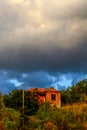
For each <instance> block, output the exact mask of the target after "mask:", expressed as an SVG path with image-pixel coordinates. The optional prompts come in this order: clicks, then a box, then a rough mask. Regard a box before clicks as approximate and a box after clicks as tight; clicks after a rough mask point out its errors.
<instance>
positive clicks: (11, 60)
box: [0, 39, 87, 72]
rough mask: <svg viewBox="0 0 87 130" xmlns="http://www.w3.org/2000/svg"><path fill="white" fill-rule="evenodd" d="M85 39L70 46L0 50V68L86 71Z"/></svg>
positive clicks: (86, 45)
mask: <svg viewBox="0 0 87 130" xmlns="http://www.w3.org/2000/svg"><path fill="white" fill-rule="evenodd" d="M86 66H87V40H86V39H84V40H83V41H81V43H80V42H79V44H78V46H77V45H76V46H74V47H71V48H66V49H64V48H52V49H50V50H49V49H48V50H46V51H45V50H42V51H41V50H39V48H37V49H30V48H26V47H25V48H20V49H19V50H18V51H16V49H15V48H13V49H8V50H5V51H2V52H0V68H3V69H5V68H6V69H8V70H10V69H11V70H19V71H34V70H46V71H58V72H64V71H74V72H78V71H84V72H85V71H87V68H86Z"/></svg>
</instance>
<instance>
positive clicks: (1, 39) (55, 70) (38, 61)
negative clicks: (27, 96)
mask: <svg viewBox="0 0 87 130" xmlns="http://www.w3.org/2000/svg"><path fill="white" fill-rule="evenodd" d="M84 78H87V1H86V0H0V91H1V92H2V93H7V92H8V91H10V90H12V89H13V88H15V87H18V88H20V87H21V86H22V85H24V86H25V87H26V89H27V88H29V87H48V86H55V88H57V89H62V88H66V87H68V86H69V85H72V84H75V83H76V82H77V81H79V80H82V79H84Z"/></svg>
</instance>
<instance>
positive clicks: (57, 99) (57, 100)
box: [46, 92, 61, 106]
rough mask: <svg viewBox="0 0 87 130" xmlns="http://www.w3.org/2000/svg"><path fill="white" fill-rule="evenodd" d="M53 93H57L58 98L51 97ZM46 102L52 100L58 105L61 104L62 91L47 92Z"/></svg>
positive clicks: (51, 101)
mask: <svg viewBox="0 0 87 130" xmlns="http://www.w3.org/2000/svg"><path fill="white" fill-rule="evenodd" d="M51 94H55V95H56V100H52V99H51ZM46 102H50V103H51V104H53V105H56V106H61V94H60V92H47V94H46Z"/></svg>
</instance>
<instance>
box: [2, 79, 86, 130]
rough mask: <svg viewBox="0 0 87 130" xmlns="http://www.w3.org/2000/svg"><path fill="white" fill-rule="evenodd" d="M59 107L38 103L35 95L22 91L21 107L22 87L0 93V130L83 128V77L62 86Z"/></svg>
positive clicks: (74, 129) (84, 117)
mask: <svg viewBox="0 0 87 130" xmlns="http://www.w3.org/2000/svg"><path fill="white" fill-rule="evenodd" d="M61 94H62V107H61V108H56V107H55V108H54V107H51V106H50V104H49V103H44V104H42V105H40V106H38V103H37V99H36V98H33V95H32V94H31V93H26V92H25V109H24V113H23V110H22V90H13V91H12V92H11V93H10V94H8V95H5V96H3V97H2V95H1V94H0V130H87V104H86V100H87V80H83V81H81V82H79V83H77V84H76V85H75V86H72V87H70V88H68V89H67V90H63V91H62V92H61Z"/></svg>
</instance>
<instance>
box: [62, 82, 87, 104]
mask: <svg viewBox="0 0 87 130" xmlns="http://www.w3.org/2000/svg"><path fill="white" fill-rule="evenodd" d="M61 99H62V105H64V104H72V103H78V102H86V100H87V80H83V81H80V82H79V83H77V84H76V85H75V86H72V87H69V88H67V89H66V90H63V91H62V92H61Z"/></svg>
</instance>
